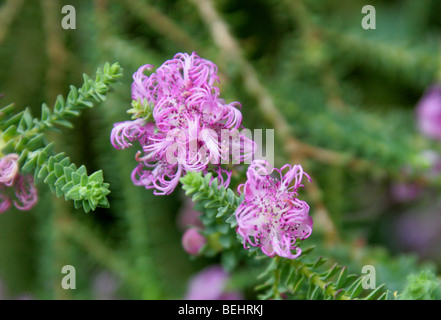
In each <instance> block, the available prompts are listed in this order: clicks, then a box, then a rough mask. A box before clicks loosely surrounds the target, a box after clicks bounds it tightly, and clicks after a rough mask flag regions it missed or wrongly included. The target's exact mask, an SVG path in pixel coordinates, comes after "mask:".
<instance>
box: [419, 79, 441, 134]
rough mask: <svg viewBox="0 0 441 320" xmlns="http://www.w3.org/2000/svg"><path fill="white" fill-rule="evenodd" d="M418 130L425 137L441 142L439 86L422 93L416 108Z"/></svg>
mask: <svg viewBox="0 0 441 320" xmlns="http://www.w3.org/2000/svg"><path fill="white" fill-rule="evenodd" d="M416 114H417V122H418V128H419V130H420V132H421V133H422V134H423V135H425V136H426V137H429V138H432V139H435V140H438V141H441V85H439V84H434V85H432V86H431V87H429V88H428V89H427V90H426V92H425V93H424V95H423V97H422V98H421V100H420V101H419V102H418V105H417V108H416Z"/></svg>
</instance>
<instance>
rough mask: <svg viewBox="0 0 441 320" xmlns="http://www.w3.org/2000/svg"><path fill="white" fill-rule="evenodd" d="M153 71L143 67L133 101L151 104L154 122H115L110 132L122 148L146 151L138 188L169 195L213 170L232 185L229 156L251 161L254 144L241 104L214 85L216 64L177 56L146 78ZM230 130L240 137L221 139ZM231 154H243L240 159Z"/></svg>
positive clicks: (136, 176)
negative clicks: (190, 176)
mask: <svg viewBox="0 0 441 320" xmlns="http://www.w3.org/2000/svg"><path fill="white" fill-rule="evenodd" d="M152 68H153V66H152V65H145V66H142V67H141V68H139V70H138V71H137V72H136V73H135V74H134V75H133V79H134V82H133V84H132V99H133V100H136V101H139V102H140V103H144V104H145V103H148V104H149V105H150V106H152V116H153V119H154V121H153V122H146V121H144V120H143V119H136V120H133V121H125V122H120V123H116V124H115V125H114V128H113V130H112V133H111V142H112V144H113V146H114V147H115V148H117V149H125V148H128V147H130V146H132V143H133V142H135V141H138V142H139V144H140V145H141V147H142V152H141V151H139V152H138V153H137V155H136V160H137V161H138V162H139V164H138V166H137V167H136V168H135V169H134V170H133V172H132V180H133V182H134V184H135V185H142V186H144V187H145V188H147V189H155V191H154V193H155V194H157V195H164V194H170V193H172V192H173V190H174V189H175V188H176V186H177V184H178V182H179V178H180V177H181V176H182V175H184V174H185V173H186V172H188V171H202V172H204V173H208V171H209V170H212V171H214V172H216V173H217V174H218V178H219V180H220V181H221V182H222V183H223V184H224V185H225V186H227V185H228V184H229V181H230V178H231V172H230V171H228V170H226V169H224V168H223V167H221V165H220V164H221V162H222V163H225V160H226V159H225V158H226V157H230V156H232V157H235V158H234V160H235V161H239V162H240V161H244V160H245V159H251V157H252V154H253V152H254V148H255V145H254V142H253V141H251V140H250V139H248V138H247V137H245V135H243V134H241V133H240V132H239V129H241V123H242V113H241V112H240V111H239V109H238V107H239V106H240V104H239V103H238V102H232V103H229V104H228V103H226V102H225V101H224V100H223V99H221V98H220V93H219V88H217V87H215V86H214V84H215V83H216V82H218V81H219V79H218V76H217V67H216V65H215V64H214V63H212V62H210V61H208V60H205V59H202V58H200V57H199V56H197V55H196V53H192V54H191V55H189V54H186V53H178V54H176V55H175V56H174V58H173V59H171V60H168V61H166V62H165V63H164V64H163V65H161V66H160V67H159V68H157V69H156V71H155V72H154V73H152V74H150V75H146V74H145V71H150V70H152ZM225 130H228V132H230V133H231V136H232V137H234V136H235V137H236V138H233V139H227V140H228V141H225V140H222V136H223V135H222V133H223V131H225ZM226 150H227V151H226ZM232 150H239V155H233V154H232V153H231V151H232ZM223 175H224V176H225V177H224V176H223Z"/></svg>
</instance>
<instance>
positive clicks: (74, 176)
mask: <svg viewBox="0 0 441 320" xmlns="http://www.w3.org/2000/svg"><path fill="white" fill-rule="evenodd" d="M121 76H122V69H121V67H120V66H119V64H118V63H114V64H113V65H110V64H109V63H106V64H105V65H104V67H103V68H102V69H101V68H99V69H98V70H97V72H96V77H95V79H91V78H90V77H89V76H87V75H86V74H84V75H83V78H84V83H83V85H82V86H81V88H79V89H77V88H76V87H74V86H71V87H70V92H69V94H68V96H67V98H66V99H64V98H63V96H61V95H59V96H58V97H57V99H56V102H55V105H54V108H53V111H51V110H50V109H49V108H48V106H47V105H46V104H45V103H43V105H42V109H41V118H40V119H37V118H33V117H32V114H31V111H30V109H29V108H26V109H25V110H24V111H22V112H20V113H18V114H15V115H14V114H13V111H14V105H13V104H11V105H8V106H6V107H4V108H2V109H0V137H1V139H0V148H1V150H0V151H1V152H2V153H4V154H6V153H12V152H14V153H18V154H20V158H19V163H20V165H21V167H22V171H23V172H24V173H31V172H34V177H35V178H36V179H38V180H39V181H42V182H44V183H46V184H48V185H49V187H50V189H51V191H52V192H53V193H55V194H56V195H57V196H58V197H61V196H62V195H64V197H65V199H66V200H73V201H74V204H75V207H76V208H79V207H82V208H83V209H84V211H86V212H89V211H90V210H95V209H96V208H97V207H108V206H109V202H108V200H107V198H106V195H107V194H109V193H110V191H109V190H108V187H109V184H107V183H104V182H103V173H102V171H101V170H100V171H97V172H95V173H93V174H92V175H90V176H88V175H87V171H86V168H85V167H84V166H81V167H79V168H77V166H76V165H75V164H73V163H71V162H70V159H69V158H68V157H66V156H65V155H64V154H63V153H59V154H55V153H54V151H53V143H47V141H46V139H45V136H44V132H45V131H46V130H50V129H52V130H53V129H55V128H56V127H57V126H62V127H67V128H72V127H73V125H72V123H71V122H70V121H69V120H70V118H71V117H74V116H79V115H80V113H81V111H82V110H84V109H87V108H92V107H93V106H94V103H95V102H102V101H104V100H106V95H107V93H108V92H109V90H110V89H111V85H112V84H114V83H115V82H116V81H117V80H118V79H119V78H120V77H121Z"/></svg>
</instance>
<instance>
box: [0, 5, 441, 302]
mask: <svg viewBox="0 0 441 320" xmlns="http://www.w3.org/2000/svg"><path fill="white" fill-rule="evenodd" d="M366 4H370V5H373V6H374V7H375V9H376V29H375V30H364V29H363V28H362V27H361V20H362V18H363V17H364V15H363V14H362V13H361V8H362V7H363V6H364V5H366ZM64 5H73V6H74V7H75V9H76V29H73V30H64V29H63V28H62V26H61V20H62V19H63V17H64V15H63V14H62V13H61V9H62V7H63V6H64ZM440 12H441V2H439V1H436V0H432V1H431V0H419V1H414V0H402V1H351V0H332V1H331V0H314V1H313V0H303V1H300V0H292V1H290V0H284V1H275V0H242V1H234V0H217V1H197V0H193V1H190V0H176V1H172V0H160V1H159V0H158V1H147V0H127V1H112V0H95V1H93V0H87V1H85V0H83V1H79V0H77V1H75V0H72V1H67V0H66V1H65V0H59V1H58V0H9V1H6V0H3V1H0V93H1V94H3V95H4V97H3V98H2V99H1V100H0V101H1V102H2V105H6V104H8V103H11V102H15V104H16V106H17V109H19V110H22V109H24V108H25V107H26V106H29V107H31V109H32V110H33V113H34V114H35V115H39V112H40V107H41V104H42V103H43V102H47V103H48V105H49V106H51V105H53V103H54V101H55V98H56V96H57V95H58V94H63V95H66V94H67V93H68V90H69V85H70V84H73V85H75V86H77V87H78V86H80V85H81V83H82V74H83V73H87V74H89V75H93V73H94V72H95V70H96V68H97V67H98V66H101V65H102V64H103V63H104V62H106V61H109V62H119V63H120V64H121V66H122V67H123V68H124V78H123V80H122V81H121V83H120V84H118V85H117V86H115V89H116V90H115V91H114V92H112V93H111V94H109V97H108V99H107V101H106V102H105V103H102V104H101V105H99V106H98V107H96V108H93V109H91V110H87V111H85V112H84V113H83V114H82V115H81V117H79V118H78V119H74V125H75V128H74V129H73V130H64V129H63V131H62V132H61V133H53V134H51V135H50V139H53V140H54V141H56V148H55V149H56V151H58V152H61V151H65V152H66V154H67V155H69V156H70V158H71V159H72V161H73V162H75V163H76V164H79V165H81V164H84V165H86V167H87V168H88V171H89V172H93V171H96V170H99V169H102V170H103V171H104V178H105V181H106V182H109V183H110V190H111V194H110V195H109V197H108V198H109V201H110V205H111V207H110V209H98V210H97V211H95V212H91V213H89V214H85V213H84V212H82V211H81V210H75V209H73V205H72V204H71V203H69V202H65V201H64V200H63V199H57V198H56V197H55V196H54V195H52V194H51V193H50V191H49V190H48V188H47V187H46V186H45V185H39V195H40V200H39V203H38V205H37V206H36V207H35V208H34V209H33V210H31V211H30V212H20V211H17V210H13V209H11V210H9V211H8V212H6V213H4V214H2V215H0V282H1V283H2V285H3V287H4V288H5V290H6V292H5V293H4V297H6V298H16V297H20V296H21V295H22V294H27V295H30V296H31V297H33V298H36V299H100V298H103V297H109V295H110V297H113V298H122V299H158V298H159V299H181V298H183V297H184V295H185V292H186V288H187V284H188V281H189V279H190V277H191V276H193V275H194V274H196V273H197V272H198V271H199V270H201V268H203V267H205V266H207V265H211V264H216V263H218V262H219V261H218V259H217V257H211V258H202V257H201V258H190V257H188V255H187V254H186V253H185V252H184V250H183V249H182V247H181V243H180V241H181V236H182V230H181V229H180V228H179V226H178V223H177V217H178V215H179V211H180V210H183V207H184V203H185V202H184V197H183V195H182V192H181V190H177V191H176V192H175V193H174V194H173V195H171V196H153V195H152V192H151V191H150V190H145V189H143V188H140V187H135V186H134V185H133V184H132V182H131V180H130V173H131V170H132V169H133V168H134V166H135V164H136V161H135V160H134V154H135V152H134V150H124V151H117V150H115V149H113V148H112V146H111V144H110V139H109V136H110V131H111V129H112V127H113V123H115V122H120V121H124V120H128V119H129V117H130V116H129V115H127V113H126V111H127V109H128V108H129V106H130V103H131V96H130V84H131V76H132V74H133V73H134V72H135V71H136V70H137V69H138V68H139V67H140V66H141V65H144V64H154V65H155V66H156V67H158V66H160V65H161V64H162V63H163V62H164V61H166V60H168V59H171V58H172V57H173V56H174V54H175V53H177V52H189V53H191V52H192V51H196V52H197V53H198V55H200V56H201V57H203V58H205V59H209V60H211V61H213V62H215V63H216V64H218V66H219V68H220V73H221V75H220V78H221V84H220V85H219V86H220V88H221V90H222V91H221V92H222V96H223V97H224V98H225V100H227V101H240V102H241V104H242V107H243V108H242V112H243V118H244V123H243V124H244V126H245V127H247V128H251V129H255V128H259V129H266V128H275V130H276V131H275V135H276V150H283V147H284V146H285V143H286V140H284V139H285V136H284V135H282V134H280V131H278V128H279V124H280V123H279V122H278V121H279V120H277V119H276V120H274V119H272V118H271V117H270V115H269V114H268V113H265V110H267V109H265V108H266V107H267V105H265V103H266V102H265V99H266V98H267V97H270V99H271V101H272V103H273V104H274V105H275V106H276V108H277V110H278V111H279V112H280V114H281V115H282V117H283V119H284V121H285V122H286V123H287V124H288V125H289V127H290V129H291V130H292V133H293V137H295V139H297V140H296V141H301V143H302V144H303V147H302V148H301V150H300V151H299V154H298V155H295V157H297V156H298V159H301V161H302V164H303V163H304V164H305V165H307V166H308V171H307V172H308V173H309V174H310V175H311V176H312V177H313V178H314V181H315V182H316V185H315V188H314V189H313V191H312V192H311V193H309V194H306V195H305V198H307V199H308V200H309V201H311V207H312V209H311V214H312V216H313V217H314V220H315V222H316V228H317V232H316V233H315V234H314V236H313V237H312V239H311V240H310V241H311V243H314V242H317V243H318V244H319V246H321V247H322V250H323V251H325V252H326V253H327V254H329V255H331V256H333V257H334V258H335V259H336V260H338V261H339V262H340V263H348V264H349V265H350V266H352V268H353V269H354V270H359V267H360V266H361V265H363V264H365V263H368V262H369V263H370V264H373V265H375V266H376V267H377V272H378V278H379V280H378V281H380V280H381V281H384V282H386V283H387V284H388V285H389V288H391V289H392V290H399V289H401V288H402V287H403V285H404V283H405V279H406V276H407V274H409V273H411V272H414V271H415V270H419V268H421V266H422V265H421V263H423V265H424V266H427V267H430V268H431V269H432V270H434V271H437V268H438V266H439V263H440V262H441V252H440V249H439V248H440V246H439V243H440V241H441V223H440V222H439V221H441V218H440V217H441V216H440V214H441V210H440V208H441V197H440V192H439V187H440V186H441V180H440V179H439V177H438V178H433V177H430V178H431V179H428V178H427V174H426V171H425V170H426V168H425V163H424V158H423V157H422V156H421V153H422V152H423V151H424V150H428V149H430V150H434V151H435V152H439V150H441V147H440V143H439V142H436V141H431V140H429V139H426V138H425V137H423V136H421V135H420V134H419V133H418V131H417V129H416V124H415V111H414V110H415V105H416V104H417V102H418V100H419V99H420V97H421V96H422V95H423V92H424V90H425V89H426V88H427V87H428V86H429V85H431V84H432V83H435V82H438V81H441V55H440V39H441V38H440V36H441V15H440ZM213 14H214V16H213ZM213 17H215V18H219V19H220V20H219V21H220V22H221V23H220V25H219V24H216V23H217V22H219V21H217V20H216V19H213ZM223 26H226V27H227V30H228V32H227V33H226V36H225V34H224V33H222V32H223V30H224V29H222V27H223ZM231 41H232V42H231ZM256 83H257V84H256ZM309 146H310V147H311V148H312V150H310V149H308V147H309ZM302 150H303V151H302ZM308 150H309V151H308ZM328 151H329V153H328ZM302 152H303V153H302ZM295 157H291V156H290V155H288V154H287V153H286V152H284V151H280V152H277V153H276V164H277V165H283V164H284V163H287V162H292V161H294V158H295ZM406 168H407V169H406ZM408 171H409V172H410V174H407V173H403V172H408ZM432 178H433V179H432ZM397 183H404V184H417V185H418V186H419V188H421V190H422V191H421V192H420V193H419V194H418V196H416V197H415V198H412V199H410V200H409V199H406V201H402V200H397V199H396V198H394V197H393V192H392V191H391V188H392V187H393V186H394V185H395V184H397ZM318 212H321V214H322V215H321V216H320V217H319V216H318ZM323 212H325V213H324V214H323ZM323 215H324V216H325V219H324V220H323ZM316 218H317V219H316ZM321 222H322V224H321ZM327 224H330V227H329V225H327ZM329 230H331V231H329ZM330 232H331V233H332V232H334V235H332V237H335V234H337V238H338V239H339V240H338V241H334V240H335V239H334V240H331V241H330V242H329V243H328V244H327V245H326V246H325V245H323V243H325V242H326V239H327V236H329V233H330ZM429 235H430V236H429ZM409 239H411V240H409ZM63 265H73V266H75V268H76V271H77V274H76V278H77V289H76V290H63V289H62V288H61V286H60V282H61V279H62V277H63V276H64V275H63V274H62V273H61V267H62V266H63ZM429 265H430V266H429ZM358 272H359V271H358ZM103 279H104V280H103ZM232 282H233V284H232V286H234V287H236V288H238V289H240V290H242V291H243V292H245V296H246V297H247V298H254V297H255V293H254V291H253V290H252V288H253V286H254V285H255V284H256V279H255V273H249V272H247V270H245V269H244V270H240V269H239V271H238V272H237V273H236V274H235V275H234V277H233V280H232ZM103 283H104V284H103ZM109 292H110V293H109ZM106 294H107V296H106Z"/></svg>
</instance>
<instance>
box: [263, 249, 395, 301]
mask: <svg viewBox="0 0 441 320" xmlns="http://www.w3.org/2000/svg"><path fill="white" fill-rule="evenodd" d="M313 249H314V248H313V247H310V248H307V249H305V250H304V251H303V253H302V255H301V256H300V257H299V258H298V259H295V260H289V259H280V258H276V259H273V261H272V262H271V263H270V264H269V266H268V268H267V270H266V271H265V272H264V273H263V274H262V275H261V277H266V278H268V279H267V280H266V281H265V283H264V284H262V285H260V286H259V287H258V288H257V289H258V290H265V293H263V294H262V295H261V298H262V299H281V298H282V294H283V295H284V296H290V297H294V298H295V299H308V300H322V299H324V300H353V299H363V300H384V299H386V297H387V293H386V292H385V289H384V287H385V285H384V284H383V285H380V286H378V287H376V288H375V289H373V290H365V289H363V281H364V280H365V277H366V276H357V275H355V274H348V268H347V267H345V266H341V265H338V264H337V263H335V264H333V265H332V266H331V267H329V266H326V262H327V259H326V258H323V257H322V256H320V257H319V258H317V259H316V260H314V261H312V262H304V261H303V260H305V259H308V258H309V257H308V255H309V254H310V252H311V251H313Z"/></svg>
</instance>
